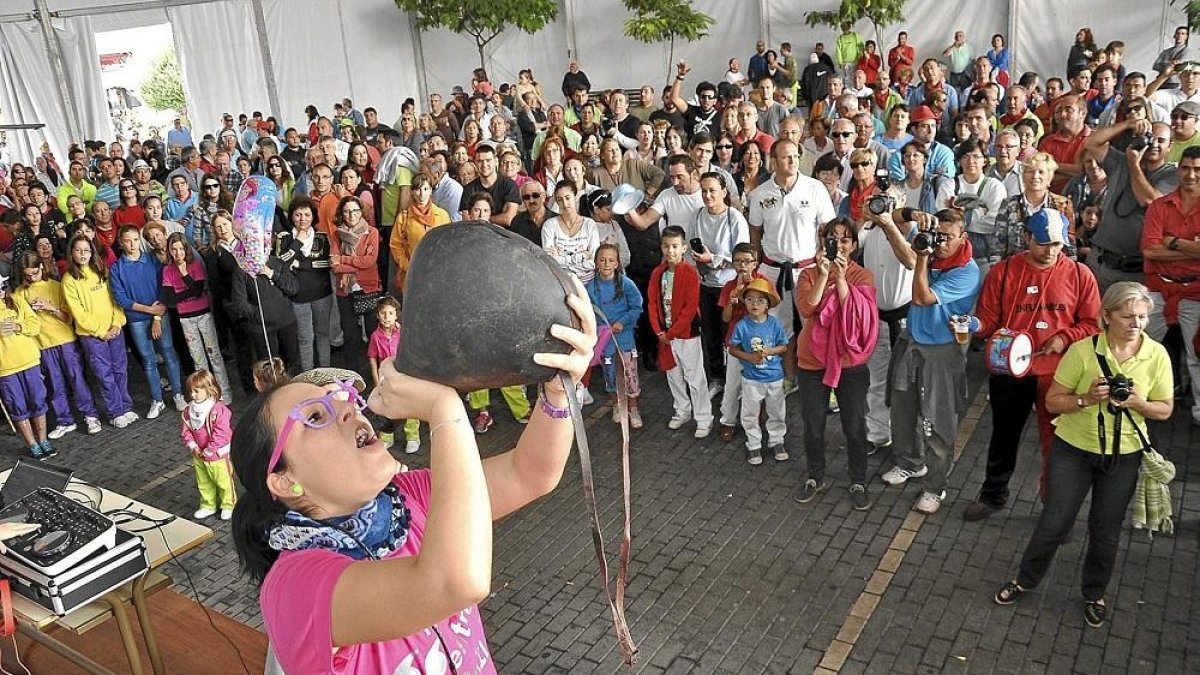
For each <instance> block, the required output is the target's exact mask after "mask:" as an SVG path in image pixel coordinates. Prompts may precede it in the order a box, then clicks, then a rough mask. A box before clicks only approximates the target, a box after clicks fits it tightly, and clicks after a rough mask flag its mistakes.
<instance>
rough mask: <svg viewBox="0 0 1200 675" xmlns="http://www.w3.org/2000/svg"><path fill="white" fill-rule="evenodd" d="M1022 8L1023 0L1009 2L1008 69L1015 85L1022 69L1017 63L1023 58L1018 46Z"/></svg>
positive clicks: (1009, 0)
mask: <svg viewBox="0 0 1200 675" xmlns="http://www.w3.org/2000/svg"><path fill="white" fill-rule="evenodd" d="M1020 8H1021V0H1008V58H1009V65H1008V68H1009V71H1010V72H1009V75H1011V76H1012V83H1013V84H1015V83H1016V82H1017V80H1019V79H1021V74H1020V73H1021V69H1020V68H1018V67H1017V63H1018V61H1019V60H1020V58H1021V50H1020V45H1019V44H1018V43H1019V42H1020V40H1019V39H1018V37H1017V19H1018V18H1019V14H1020V12H1021V9H1020ZM1043 84H1044V83H1043Z"/></svg>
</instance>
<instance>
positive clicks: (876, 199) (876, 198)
mask: <svg viewBox="0 0 1200 675" xmlns="http://www.w3.org/2000/svg"><path fill="white" fill-rule="evenodd" d="M875 185H877V186H879V194H876V195H872V196H871V198H870V199H868V200H867V210H868V211H870V212H871V213H872V214H873V215H876V216H882V215H883V214H885V213H889V212H891V211H892V209H895V208H896V200H895V198H893V197H892V195H891V194H889V193H888V188H890V187H891V183H890V182H889V181H888V172H887V169H880V170H879V171H876V172H875Z"/></svg>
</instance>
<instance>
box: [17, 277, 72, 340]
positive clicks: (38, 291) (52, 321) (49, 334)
mask: <svg viewBox="0 0 1200 675" xmlns="http://www.w3.org/2000/svg"><path fill="white" fill-rule="evenodd" d="M13 295H15V296H16V297H18V298H21V299H22V300H24V301H25V302H27V303H29V305H30V307H32V306H33V301H34V300H37V299H41V300H45V301H46V302H49V303H50V304H51V305H54V306H55V307H57V308H59V309H61V310H62V311H64V312H66V311H67V301H66V299H65V298H64V297H63V292H62V284H61V283H59V282H58V281H57V280H55V279H42V280H41V281H39V282H37V283H34V284H30V285H29V286H27V287H25V288H19V289H17V290H16V291H15V292H14V293H13ZM36 314H37V317H38V321H39V322H41V324H42V330H41V332H40V333H38V336H37V340H38V345H40V346H41V348H42V349H50V348H51V347H57V346H59V345H65V344H67V343H68V342H74V341H75V328H74V327H73V326H72V325H71V324H70V323H67V322H65V321H62V320H61V319H59V318H58V317H57V316H55V315H54V314H52V313H51V312H36Z"/></svg>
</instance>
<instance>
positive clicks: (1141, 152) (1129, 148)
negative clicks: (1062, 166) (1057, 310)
mask: <svg viewBox="0 0 1200 675" xmlns="http://www.w3.org/2000/svg"><path fill="white" fill-rule="evenodd" d="M1170 150H1171V127H1170V126H1169V125H1167V124H1164V123H1162V122H1154V123H1151V122H1150V121H1148V120H1146V119H1142V116H1141V115H1129V116H1127V117H1126V118H1125V120H1124V121H1122V122H1119V123H1117V124H1114V125H1112V126H1110V127H1100V128H1097V129H1096V130H1095V131H1093V132H1092V135H1091V136H1088V138H1087V141H1085V142H1084V145H1083V151H1084V152H1085V153H1086V154H1087V155H1089V156H1091V157H1093V158H1095V159H1096V161H1098V162H1100V166H1102V167H1103V168H1104V171H1105V173H1107V174H1108V198H1107V199H1105V200H1104V207H1103V210H1102V213H1101V214H1100V224H1099V225H1097V226H1096V232H1095V234H1094V235H1092V252H1091V254H1090V255H1089V256H1088V260H1087V263H1088V267H1091V268H1092V272H1093V273H1094V274H1095V275H1096V283H1098V284H1099V285H1100V292H1101V293H1103V292H1104V290H1105V289H1107V288H1108V287H1109V286H1110V285H1112V284H1113V283H1115V282H1117V281H1137V282H1140V281H1142V279H1143V278H1144V277H1143V274H1142V266H1143V260H1142V246H1141V240H1142V226H1143V221H1144V219H1145V216H1146V207H1148V206H1149V205H1150V202H1152V201H1154V200H1155V199H1158V198H1159V197H1162V196H1163V195H1165V194H1167V193H1169V192H1171V191H1173V190H1174V189H1175V188H1176V187H1177V186H1178V185H1179V172H1178V170H1177V169H1176V167H1175V164H1173V163H1170V162H1167V153H1168V152H1170Z"/></svg>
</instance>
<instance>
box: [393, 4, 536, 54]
mask: <svg viewBox="0 0 1200 675" xmlns="http://www.w3.org/2000/svg"><path fill="white" fill-rule="evenodd" d="M396 6H397V7H399V8H400V9H402V10H404V11H405V12H408V13H409V14H412V15H413V16H414V17H415V18H416V23H417V28H419V29H421V30H427V29H430V28H445V29H447V30H450V31H453V32H455V33H458V34H459V35H463V36H470V37H471V39H473V40H474V41H475V49H476V50H477V51H478V52H479V67H480V68H486V67H487V64H486V62H485V57H486V51H485V50H486V48H487V46H488V44H490V43H491V42H492V40H495V39H496V37H498V36H499V35H500V34H501V33H503V32H504V31H505V30H507V29H509V28H519V29H521V30H523V31H525V32H526V33H530V34H532V33H536V32H538V31H539V30H541V29H542V28H544V27H545V26H546V24H547V23H548V22H550V21H553V20H554V19H555V17H557V16H558V3H557V2H555V0H396Z"/></svg>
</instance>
